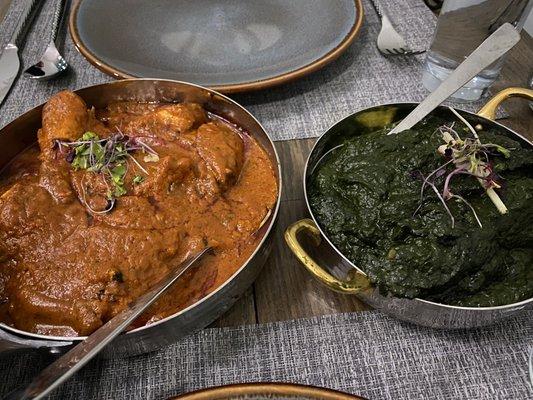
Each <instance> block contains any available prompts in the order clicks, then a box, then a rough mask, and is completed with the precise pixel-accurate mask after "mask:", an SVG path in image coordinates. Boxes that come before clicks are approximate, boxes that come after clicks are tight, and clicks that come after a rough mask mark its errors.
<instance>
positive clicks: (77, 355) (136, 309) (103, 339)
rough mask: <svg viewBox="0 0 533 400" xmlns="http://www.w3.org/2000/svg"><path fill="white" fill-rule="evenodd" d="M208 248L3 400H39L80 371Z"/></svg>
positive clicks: (176, 269)
mask: <svg viewBox="0 0 533 400" xmlns="http://www.w3.org/2000/svg"><path fill="white" fill-rule="evenodd" d="M210 250H211V248H210V247H207V248H205V249H204V250H202V251H201V252H199V253H198V254H196V255H194V256H192V257H191V258H189V259H188V260H186V261H184V262H183V263H182V264H180V265H179V266H178V267H177V268H175V269H174V270H172V271H171V272H170V273H169V274H168V275H167V276H164V277H163V278H162V279H161V281H160V282H159V283H158V284H156V285H155V286H154V287H153V288H151V289H149V290H148V292H146V293H145V294H143V295H141V296H140V297H138V298H137V299H136V300H133V301H132V302H131V303H130V304H129V305H128V307H127V308H126V309H125V310H123V311H122V312H120V313H118V314H117V315H115V316H114V317H113V318H112V319H111V320H109V321H108V322H107V323H106V324H105V325H103V326H102V327H100V328H99V329H97V330H96V331H95V332H93V333H92V334H91V335H90V336H89V337H88V338H87V339H85V340H84V341H83V342H81V343H80V344H78V345H77V346H76V347H73V348H72V349H71V350H69V351H68V352H67V353H66V354H64V355H63V356H61V357H60V358H58V359H57V360H56V361H54V362H53V363H52V364H50V365H49V366H48V367H46V368H45V369H44V370H43V371H41V373H40V374H39V375H37V377H35V378H34V379H33V381H32V382H31V383H30V384H29V385H28V386H27V387H26V388H25V389H19V390H17V391H14V392H11V393H10V394H9V395H8V396H7V397H5V398H4V400H15V399H17V400H30V399H32V400H36V399H42V398H43V397H44V396H46V395H47V394H49V393H50V392H51V391H52V390H54V389H55V388H56V387H57V386H59V385H60V384H61V383H63V382H64V381H65V380H67V379H68V378H69V377H70V376H72V375H73V374H74V373H75V372H76V371H78V370H79V369H80V368H82V367H83V366H84V365H85V364H86V363H87V362H88V361H89V360H90V359H92V358H93V357H94V356H96V355H97V354H98V353H99V352H100V351H101V350H102V349H103V348H104V347H105V346H106V345H107V344H109V342H111V341H112V340H113V339H114V338H115V337H116V336H118V335H119V334H120V333H121V332H122V331H123V330H124V329H126V328H127V327H128V326H129V325H130V324H131V323H132V322H133V321H134V320H135V319H136V318H137V317H138V316H139V315H140V314H141V313H142V312H143V311H144V310H146V309H147V308H148V307H149V306H150V305H151V304H152V303H153V302H154V301H155V300H156V299H157V298H158V297H159V296H160V295H161V294H162V293H163V292H164V291H165V290H167V289H168V288H169V287H170V286H172V284H173V283H174V282H175V281H176V280H178V278H179V277H180V276H181V275H183V274H184V273H185V271H187V270H188V269H189V268H190V267H191V266H192V265H194V264H195V263H196V262H197V261H199V260H200V259H201V258H202V257H203V256H204V255H205V254H206V253H207V252H208V251H210Z"/></svg>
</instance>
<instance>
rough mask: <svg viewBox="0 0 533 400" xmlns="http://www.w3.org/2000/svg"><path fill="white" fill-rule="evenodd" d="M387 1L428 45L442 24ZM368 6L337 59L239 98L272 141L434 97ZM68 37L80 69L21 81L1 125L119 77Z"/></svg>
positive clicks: (17, 8)
mask: <svg viewBox="0 0 533 400" xmlns="http://www.w3.org/2000/svg"><path fill="white" fill-rule="evenodd" d="M55 1H57V0H47V1H46V2H45V4H44V7H43V8H42V9H41V11H40V14H39V15H38V17H37V19H36V20H35V22H34V24H33V27H32V29H31V30H30V32H29V35H28V36H27V40H26V45H25V46H24V47H23V49H22V52H21V53H22V68H26V67H27V66H29V65H31V63H32V62H35V61H36V59H37V58H38V57H39V55H40V54H41V53H42V52H43V50H44V48H45V47H46V44H47V43H48V41H49V27H50V24H49V21H50V18H51V16H52V10H53V5H54V2H55ZM315 1H330V0H315ZM381 1H384V0H381ZM23 3H24V1H22V0H13V5H12V6H11V8H10V10H9V11H8V14H7V15H6V17H5V19H4V21H3V23H2V25H1V29H0V44H2V46H3V45H4V44H5V43H6V42H7V41H8V38H9V36H10V35H11V32H12V30H13V27H14V24H15V23H16V21H17V19H18V16H19V15H20V12H21V10H22V6H23ZM385 3H386V8H387V10H388V13H389V14H390V17H391V19H392V20H393V22H394V23H395V25H396V27H397V28H398V30H399V31H401V32H402V33H403V34H404V35H405V37H406V38H407V41H408V43H409V44H410V45H411V46H412V47H413V48H427V47H428V46H429V43H430V41H431V37H432V35H433V30H434V27H435V21H436V19H435V16H434V15H433V14H432V12H431V11H430V10H429V9H428V8H427V7H426V6H425V5H424V3H423V1H421V0H387V1H386V2H385ZM363 5H364V9H365V20H364V23H363V27H362V29H361V32H360V33H359V36H358V37H357V38H356V40H355V42H354V43H353V44H352V45H351V46H350V47H349V49H348V50H347V51H346V53H344V54H343V55H342V56H341V57H340V58H339V59H338V60H336V61H335V62H333V63H332V64H330V65H328V66H326V67H325V68H323V69H322V70H320V71H318V72H315V73H313V74H311V75H308V76H306V77H304V78H302V79H300V80H298V81H295V82H292V83H289V84H286V85H283V86H280V87H276V88H272V89H266V90H263V91H260V92H254V93H249V94H240V95H233V96H232V97H233V98H234V99H235V100H237V101H238V102H240V103H242V104H243V105H244V106H245V107H246V108H248V109H249V110H250V111H251V112H252V113H253V114H254V115H255V116H256V117H257V118H258V119H259V121H261V122H262V123H263V124H264V126H265V128H266V129H267V131H268V132H269V133H270V135H271V136H272V138H273V139H275V140H283V139H295V138H306V137H315V136H319V135H320V134H321V133H322V132H323V131H324V130H325V129H327V128H328V127H329V126H330V125H331V124H333V123H334V122H336V121H337V120H339V119H340V118H342V117H344V116H347V115H349V114H351V113H353V112H355V111H358V110H361V109H363V108H365V107H369V106H372V105H376V104H380V103H391V102H403V101H420V100H421V99H423V98H424V97H425V96H426V95H427V92H426V90H425V89H424V88H423V86H422V84H421V73H422V65H423V60H424V56H423V55H422V56H411V57H389V58H385V57H383V56H382V55H380V54H379V52H378V50H377V49H376V46H375V41H376V38H377V35H378V32H379V28H380V21H379V19H378V17H377V15H376V13H375V12H374V9H373V8H372V7H371V5H370V3H369V1H368V0H363ZM63 35H64V36H66V38H65V43H64V48H63V52H64V56H65V58H66V59H67V60H68V62H69V63H70V64H71V65H72V67H73V68H72V71H71V73H70V74H69V75H67V76H64V77H61V78H60V79H57V80H55V81H51V82H35V81H31V80H28V79H25V78H23V77H22V78H19V79H18V81H17V82H16V83H15V85H14V86H13V88H12V90H11V93H10V94H9V97H8V98H7V99H6V101H5V102H4V104H3V105H2V106H1V107H0V127H1V126H4V125H5V124H6V123H8V122H9V121H11V120H13V119H14V118H16V117H17V116H18V115H20V114H21V113H23V112H25V111H27V110H29V109H31V108H33V107H34V106H36V105H38V104H41V103H43V102H45V101H46V100H47V99H48V98H49V97H50V96H51V95H52V94H53V93H56V92H57V91H59V90H62V89H78V88H81V87H85V86H89V85H93V84H97V83H102V82H107V81H110V80H112V78H110V77H109V76H107V75H105V74H104V73H102V72H100V71H99V70H97V69H96V68H95V67H93V66H92V65H90V64H89V63H88V62H87V61H86V60H85V59H84V58H83V56H82V55H81V54H79V53H78V52H77V51H76V49H75V47H74V45H73V43H72V40H71V38H70V35H66V27H63ZM110 40H112V38H110ZM481 104H482V102H476V103H470V104H467V105H461V106H460V107H461V108H464V109H467V110H471V111H474V110H477V109H479V108H480V106H481Z"/></svg>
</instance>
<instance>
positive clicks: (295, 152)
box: [0, 0, 533, 327]
mask: <svg viewBox="0 0 533 400" xmlns="http://www.w3.org/2000/svg"><path fill="white" fill-rule="evenodd" d="M10 2H11V0H0V20H2V18H3V16H4V13H5V11H6V9H7V7H8V5H9V3H10ZM531 60H533V39H532V38H531V36H529V35H528V34H527V33H525V32H524V33H522V40H521V42H520V43H519V44H518V45H517V46H516V47H515V48H514V49H513V50H512V51H511V53H510V54H509V56H508V58H507V61H506V64H505V66H504V68H503V70H502V73H501V76H500V79H499V80H498V81H497V82H496V83H495V85H494V88H495V91H496V90H500V89H502V88H506V87H509V86H522V87H524V86H526V85H527V82H528V79H529V77H530V76H531V75H532V74H533V63H532V62H531ZM504 108H505V110H506V111H507V112H508V113H509V118H507V119H506V120H502V121H500V122H502V123H503V124H505V125H507V126H509V127H510V128H512V129H514V130H516V131H518V132H521V133H522V134H524V135H525V136H527V137H528V138H530V139H533V112H532V111H531V109H530V108H529V107H528V105H527V102H526V101H524V100H522V99H511V100H508V101H507V102H506V103H505V105H504ZM315 140H316V139H301V140H288V141H280V142H276V148H277V150H278V152H279V155H280V158H281V164H282V170H283V181H284V188H283V189H284V190H283V196H282V201H281V208H280V215H279V222H278V228H277V231H276V232H275V238H274V249H273V252H272V254H271V256H270V258H269V259H268V261H267V263H266V265H265V267H264V269H263V270H262V272H261V274H260V276H259V277H258V279H257V280H256V281H255V283H254V284H253V286H252V287H251V288H249V289H248V291H247V292H246V293H245V294H244V296H243V297H242V298H241V299H240V300H239V301H238V302H237V303H236V304H235V306H234V307H233V308H231V309H230V310H229V311H228V312H227V313H226V314H225V315H224V316H222V317H221V318H220V319H218V320H217V321H216V322H215V323H213V324H212V326H217V327H222V326H236V325H243V324H255V323H264V322H272V321H283V320H288V319H294V318H304V317H312V316H319V315H325V314H334V313H341V312H350V311H362V310H368V309H369V308H368V307H367V306H366V305H365V304H364V303H362V302H360V301H359V300H358V299H357V298H355V297H354V296H345V295H341V294H337V293H334V292H331V291H330V290H328V289H326V288H325V287H323V286H321V285H320V284H319V283H317V282H315V281H314V280H313V279H312V278H311V277H310V276H309V275H308V274H307V273H306V272H305V271H304V270H303V268H302V267H301V266H300V265H298V262H297V261H296V259H295V258H294V257H293V256H292V254H291V253H290V251H289V250H288V248H287V246H286V245H285V242H284V239H283V232H284V230H285V228H286V227H287V226H288V225H289V224H290V223H292V222H294V221H296V220H298V219H301V218H303V217H306V216H307V211H306V205H305V201H304V199H303V192H302V174H303V168H304V165H305V160H306V158H307V155H308V154H309V152H310V150H311V148H312V146H313V143H314V142H315Z"/></svg>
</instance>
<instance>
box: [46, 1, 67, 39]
mask: <svg viewBox="0 0 533 400" xmlns="http://www.w3.org/2000/svg"><path fill="white" fill-rule="evenodd" d="M66 5H67V2H66V1H65V0H57V1H56V7H55V10H54V15H53V17H52V37H51V39H50V42H53V43H55V41H56V39H57V34H58V33H59V28H60V27H61V24H62V22H63V16H64V15H65V10H66Z"/></svg>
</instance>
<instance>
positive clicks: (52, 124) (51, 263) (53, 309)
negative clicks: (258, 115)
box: [0, 91, 278, 336]
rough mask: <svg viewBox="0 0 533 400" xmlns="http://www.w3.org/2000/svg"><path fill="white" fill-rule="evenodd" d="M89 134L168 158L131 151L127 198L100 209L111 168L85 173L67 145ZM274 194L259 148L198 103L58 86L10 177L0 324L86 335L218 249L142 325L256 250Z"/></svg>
mask: <svg viewBox="0 0 533 400" xmlns="http://www.w3.org/2000/svg"><path fill="white" fill-rule="evenodd" d="M86 132H93V133H95V134H96V135H98V137H99V138H109V137H111V136H112V135H116V134H117V132H120V134H121V135H124V136H125V137H128V138H133V139H132V140H135V139H138V140H139V141H141V139H142V143H145V144H146V145H147V146H149V147H150V148H151V149H153V150H154V151H155V152H156V153H157V155H158V157H157V161H154V160H150V161H146V157H145V154H144V153H143V152H141V151H139V152H133V153H132V154H131V157H132V158H134V160H131V159H129V161H128V162H127V172H126V174H125V176H124V189H125V191H126V193H125V194H123V195H121V196H120V197H117V198H116V202H115V204H114V206H113V208H112V209H111V210H110V211H109V212H105V213H98V212H94V211H95V210H103V209H105V208H106V206H107V204H108V203H109V198H108V196H107V195H106V193H108V192H109V182H107V181H106V177H105V176H104V175H103V174H102V173H97V172H94V171H88V170H86V169H78V170H75V169H74V168H73V167H72V164H71V163H72V156H70V159H69V152H71V151H72V149H71V148H69V147H68V146H58V141H61V142H62V143H68V142H75V141H77V140H79V139H80V137H82V135H84V133H86ZM139 165H140V166H139ZM143 171H145V172H146V173H145V172H143ZM139 175H140V176H142V182H134V178H135V177H136V176H139ZM277 193H278V188H277V182H276V177H275V173H274V168H273V165H272V164H271V162H270V160H269V158H268V156H267V154H266V153H265V151H264V150H263V149H262V148H261V146H260V145H259V144H258V143H257V142H256V141H255V140H254V139H253V138H251V137H249V136H248V135H246V134H245V133H242V132H241V133H240V132H239V131H238V130H237V129H236V128H235V127H233V126H231V125H230V124H228V123H226V122H224V121H222V120H220V119H218V118H216V117H213V116H211V115H209V114H208V113H206V111H205V110H204V109H203V108H202V107H201V106H200V105H198V104H192V103H180V104H158V105H154V104H138V103H117V104H111V105H110V106H109V107H107V108H106V109H103V110H96V111H94V110H91V109H88V107H87V105H86V104H85V103H84V102H83V100H81V98H79V97H78V96H77V95H76V94H74V93H72V92H67V91H65V92H61V93H58V94H57V95H55V96H54V97H52V98H51V99H50V100H49V101H48V103H47V104H46V105H45V107H44V110H43V118H42V129H40V130H39V132H38V147H37V146H35V147H34V148H31V149H29V150H27V151H25V152H23V153H22V154H21V155H20V156H19V157H18V158H17V159H16V160H14V161H13V162H12V163H11V164H10V165H9V166H8V167H7V168H6V169H5V170H4V171H3V172H2V174H1V177H0V319H1V321H3V322H5V323H7V324H10V325H13V326H15V327H17V328H19V329H23V330H26V331H31V332H36V333H41V334H51V335H65V336H76V335H87V334H90V333H91V332H93V331H94V330H95V329H97V328H98V327H100V326H101V325H102V324H104V323H105V322H106V321H107V320H109V319H110V318H112V317H113V316H114V315H115V314H117V313H118V312H120V311H121V310H122V309H123V308H124V307H125V305H126V304H127V303H128V302H130V301H131V300H132V299H134V298H136V297H138V296H139V295H140V294H142V293H143V292H145V291H146V290H147V289H148V288H149V287H150V286H152V285H153V284H154V283H156V282H157V281H158V280H159V279H160V278H161V277H162V276H163V275H164V274H166V273H167V272H168V271H169V270H170V269H171V268H172V267H173V266H175V265H177V264H178V263H179V262H180V261H182V260H184V259H185V258H187V257H188V256H190V255H192V254H193V253H195V252H197V251H199V250H201V249H202V248H204V247H205V246H207V245H210V246H213V247H214V249H215V251H214V254H213V255H209V256H207V257H206V258H205V259H204V261H203V262H202V263H201V264H200V265H199V266H198V267H197V268H195V269H193V270H192V271H189V272H188V273H187V274H186V275H185V276H184V277H183V278H181V279H180V280H179V281H178V282H177V283H176V284H175V285H174V286H173V287H172V288H171V289H169V291H168V292H167V293H166V294H165V295H164V296H162V297H161V298H160V300H159V301H158V302H157V303H156V304H155V305H154V306H152V307H151V308H150V310H149V311H148V312H147V313H146V314H145V315H144V316H143V317H141V318H140V320H139V321H137V322H136V325H142V324H146V323H150V322H154V321H157V320H159V319H162V318H164V317H166V316H168V315H171V314H173V313H175V312H177V311H179V310H180V309H183V308H184V307H186V306H188V305H190V304H192V303H194V302H196V301H197V300H199V299H200V298H202V297H203V296H205V295H206V294H207V293H209V292H211V291H213V290H214V289H216V288H217V287H218V286H220V285H221V284H222V283H224V282H225V281H226V280H227V279H228V278H229V277H230V276H231V275H232V274H233V273H234V272H235V271H236V270H237V269H238V268H239V267H240V266H241V265H242V264H243V262H244V261H245V260H246V259H247V258H248V257H249V256H250V255H251V253H252V252H253V250H254V249H255V247H256V245H257V242H258V240H259V238H258V237H257V235H255V234H254V233H255V232H256V231H257V229H258V228H259V227H260V226H261V223H262V221H263V220H264V219H265V217H266V216H267V215H268V213H269V211H270V210H271V208H272V207H273V206H274V203H275V201H276V197H277Z"/></svg>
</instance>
